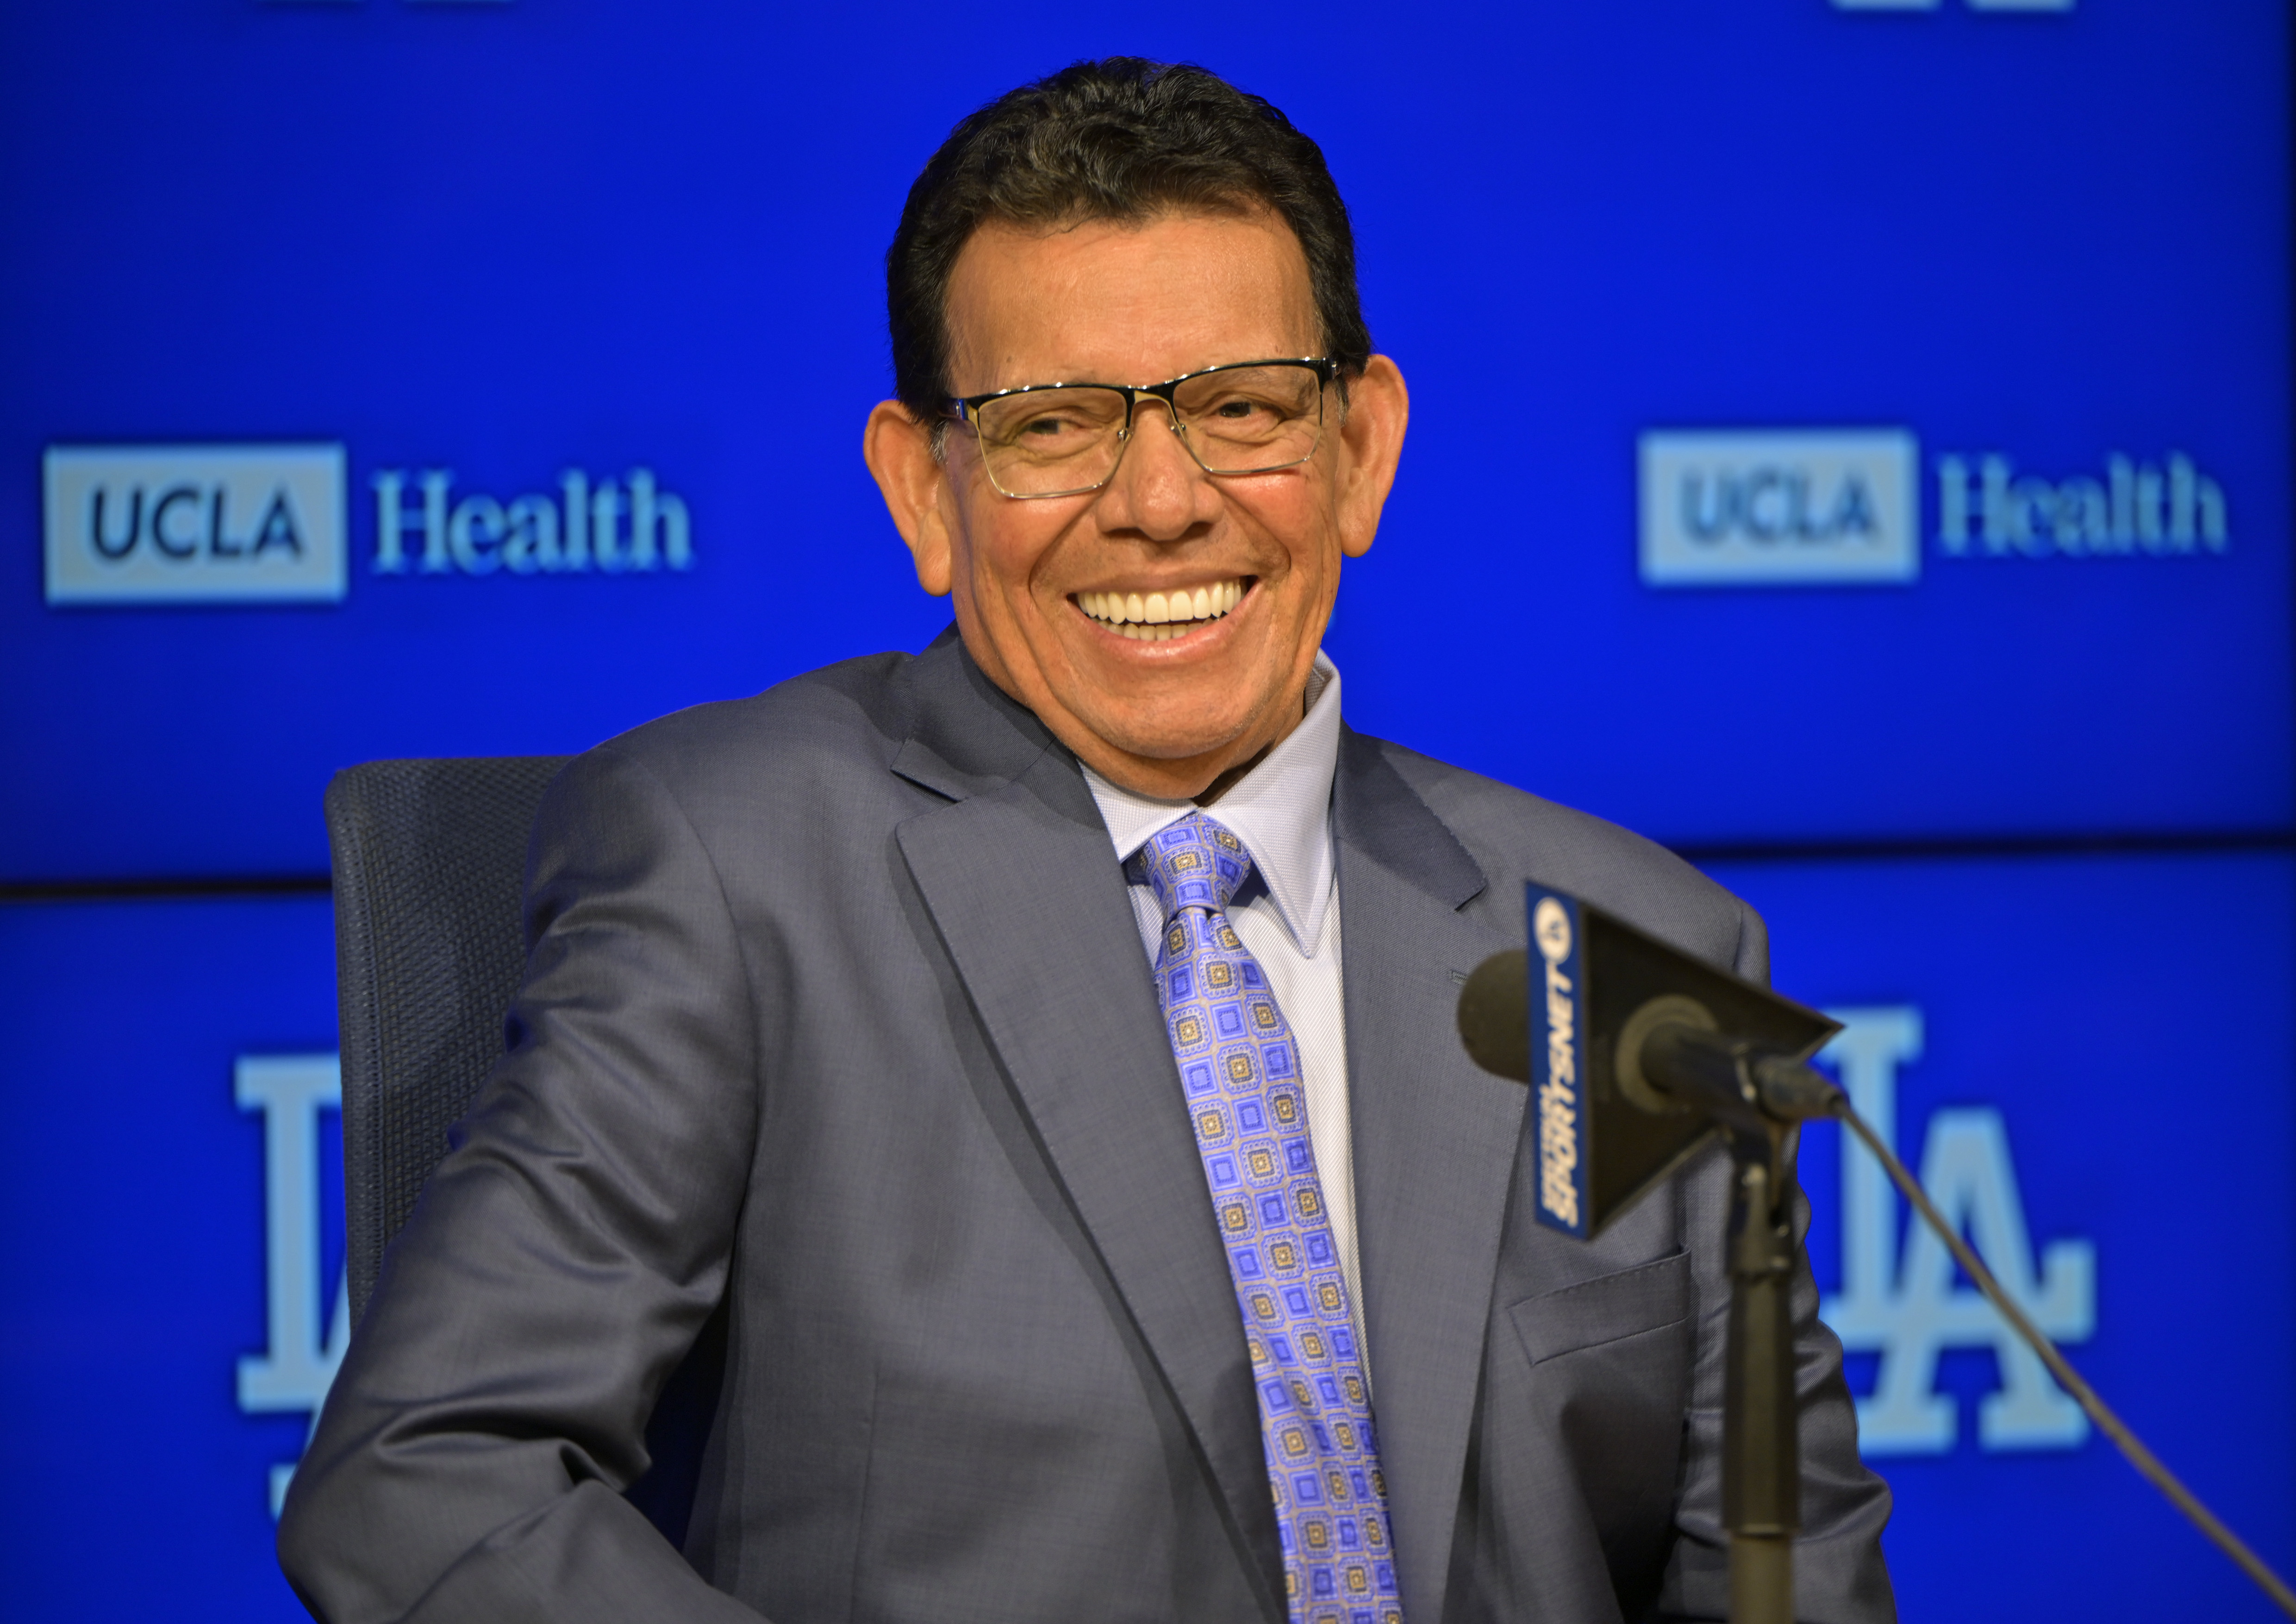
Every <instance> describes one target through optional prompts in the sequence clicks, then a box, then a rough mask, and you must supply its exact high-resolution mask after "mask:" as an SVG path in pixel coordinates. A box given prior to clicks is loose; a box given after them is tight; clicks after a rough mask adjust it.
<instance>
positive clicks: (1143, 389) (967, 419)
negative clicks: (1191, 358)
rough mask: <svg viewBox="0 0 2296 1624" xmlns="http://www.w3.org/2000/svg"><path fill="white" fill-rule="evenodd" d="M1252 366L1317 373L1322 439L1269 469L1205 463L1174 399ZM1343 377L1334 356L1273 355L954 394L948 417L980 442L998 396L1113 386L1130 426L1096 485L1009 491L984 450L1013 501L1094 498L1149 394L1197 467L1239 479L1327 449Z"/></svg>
mask: <svg viewBox="0 0 2296 1624" xmlns="http://www.w3.org/2000/svg"><path fill="white" fill-rule="evenodd" d="M1247 366H1304V367H1307V368H1308V370H1310V371H1311V372H1313V373H1315V374H1316V443H1315V444H1314V445H1312V446H1310V447H1308V455H1306V456H1298V457H1294V458H1292V460H1291V461H1290V462H1288V463H1268V464H1267V466H1266V467H1264V468H1226V469H1222V468H1209V467H1205V464H1204V459H1203V458H1202V457H1201V456H1198V455H1196V447H1195V445H1194V443H1193V441H1191V440H1190V439H1188V426H1187V424H1185V423H1184V422H1181V421H1180V406H1179V403H1178V401H1177V400H1176V399H1175V398H1173V397H1174V396H1175V395H1176V394H1177V391H1178V390H1179V387H1180V386H1181V385H1182V384H1184V383H1190V382H1193V381H1195V380H1196V379H1198V378H1206V377H1210V375H1211V374H1212V373H1225V372H1235V371H1239V370H1241V369H1242V368H1244V367H1247ZM1340 375H1341V367H1340V364H1339V362H1337V361H1335V360H1333V358H1332V357H1329V356H1267V357H1263V358H1261V359H1259V360H1257V361H1223V362H1221V363H1220V364H1219V365H1217V366H1200V367H1198V368H1197V369H1196V370H1195V371H1194V372H1192V373H1181V374H1180V375H1179V376H1178V377H1177V378H1167V379H1166V380H1164V381H1163V382H1161V383H1098V382H1087V381H1082V380H1077V381H1069V382H1062V383H1023V384H1021V385H1018V386H1017V387H1015V388H1013V389H1009V390H989V391H988V393H987V394H985V395H953V396H951V397H950V398H949V405H950V406H952V407H954V408H955V410H954V411H952V412H951V413H950V414H948V417H947V420H946V421H947V422H959V423H963V424H964V426H965V427H966V428H968V429H970V430H972V438H973V443H974V444H976V445H978V444H979V443H980V423H979V422H976V421H975V416H976V414H978V413H979V412H980V408H981V407H982V406H987V405H988V403H989V402H990V401H992V400H1003V399H1005V398H1009V397H1011V396H1014V395H1032V394H1038V393H1041V392H1044V391H1046V390H1112V391H1114V392H1115V393H1117V394H1119V395H1121V396H1123V397H1124V426H1123V427H1122V428H1121V429H1119V430H1118V431H1117V432H1116V460H1115V461H1114V462H1112V463H1110V464H1109V465H1108V472H1106V473H1104V474H1103V475H1101V477H1100V478H1099V480H1096V481H1095V483H1093V484H1090V485H1078V486H1077V487H1075V488H1073V489H1070V490H1031V491H1014V490H1006V489H1005V488H1004V487H1003V486H1002V485H999V484H997V483H996V475H995V474H994V473H991V472H989V468H988V453H987V452H986V451H983V452H982V453H981V456H980V472H982V473H984V474H988V483H989V486H990V488H992V489H994V490H995V491H996V494H997V495H998V496H1003V497H1005V499H1006V500H1008V501H1012V502H1043V501H1046V500H1047V499H1049V498H1051V497H1054V496H1088V495H1090V494H1091V493H1092V492H1094V491H1095V490H1100V489H1102V488H1104V487H1106V485H1107V484H1108V482H1109V481H1110V480H1113V479H1114V478H1115V477H1116V471H1117V470H1118V469H1119V468H1120V467H1122V466H1123V465H1124V451H1125V447H1128V446H1129V445H1130V444H1131V443H1132V416H1133V414H1134V413H1135V412H1136V411H1137V410H1138V409H1139V406H1140V399H1141V397H1143V396H1149V397H1152V398H1155V399H1158V400H1160V401H1162V402H1163V403H1164V411H1165V414H1166V415H1167V416H1168V417H1169V419H1170V421H1171V424H1172V432H1173V433H1174V434H1176V435H1177V436H1178V437H1179V440H1180V444H1181V446H1182V447H1183V448H1185V450H1186V452H1187V454H1188V460H1189V461H1191V462H1193V463H1195V465H1196V466H1197V467H1199V468H1202V469H1203V471H1204V472H1205V473H1207V474H1209V475H1210V476H1211V477H1212V478H1213V479H1215V480H1225V479H1234V478H1237V477H1239V476H1241V475H1244V474H1255V473H1276V472H1281V471H1282V470H1283V469H1286V468H1297V467H1299V466H1300V463H1305V462H1308V461H1309V460H1311V459H1312V458H1313V457H1314V456H1315V455H1316V452H1318V451H1320V450H1322V449H1323V447H1324V390H1327V389H1329V388H1331V386H1332V384H1333V381H1336V380H1337V379H1338V378H1339V377H1340Z"/></svg>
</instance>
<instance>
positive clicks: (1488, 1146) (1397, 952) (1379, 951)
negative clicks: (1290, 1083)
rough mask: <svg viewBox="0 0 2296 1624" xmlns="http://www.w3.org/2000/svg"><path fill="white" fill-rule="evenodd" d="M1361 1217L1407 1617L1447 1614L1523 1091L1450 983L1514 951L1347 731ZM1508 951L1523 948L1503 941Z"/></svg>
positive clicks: (1446, 845) (1351, 1039) (1344, 827)
mask: <svg viewBox="0 0 2296 1624" xmlns="http://www.w3.org/2000/svg"><path fill="white" fill-rule="evenodd" d="M1333 799H1334V805H1335V814H1336V816H1335V818H1334V823H1335V833H1336V834H1337V838H1338V844H1339V874H1340V899H1341V906H1342V907H1343V908H1344V910H1345V912H1344V923H1345V933H1344V936H1343V939H1342V940H1343V947H1342V952H1343V955H1344V959H1343V964H1344V976H1345V980H1346V1007H1347V1029H1348V1072H1349V1098H1350V1114H1351V1116H1352V1119H1353V1133H1352V1136H1353V1140H1354V1152H1355V1175H1356V1212H1357V1233H1358V1243H1359V1246H1360V1249H1361V1252H1362V1259H1363V1273H1364V1316H1365V1335H1366V1336H1367V1338H1368V1340H1369V1342H1370V1352H1371V1366H1372V1372H1371V1374H1372V1386H1373V1396H1374V1405H1375V1407H1376V1410H1377V1414H1378V1420H1379V1444H1380V1459H1381V1464H1382V1468H1383V1469H1384V1470H1385V1472H1386V1474H1387V1481H1388V1509H1389V1514H1390V1520H1391V1521H1392V1522H1393V1524H1394V1528H1395V1549H1396V1561H1397V1564H1398V1571H1399V1574H1400V1578H1401V1582H1402V1587H1403V1599H1404V1616H1405V1617H1406V1618H1407V1619H1416V1620H1436V1619H1439V1618H1440V1617H1441V1616H1442V1610H1443V1600H1444V1590H1445V1587H1446V1582H1447V1579H1448V1577H1449V1566H1450V1557H1451V1545H1452V1537H1453V1524H1454V1522H1455V1521H1456V1518H1457V1514H1458V1509H1459V1499H1460V1491H1461V1488H1462V1482H1463V1474H1464V1468H1465V1460H1466V1450H1467V1436H1468V1431H1469V1428H1470V1427H1471V1425H1472V1421H1473V1415H1474V1407H1475V1396H1476V1389H1477V1385H1478V1382H1479V1381H1480V1374H1481V1367H1482V1357H1483V1346H1484V1333H1485V1325H1486V1322H1487V1321H1488V1317H1489V1314H1490V1300H1491V1291H1492V1280H1493V1277H1494V1275H1495V1273H1496V1271H1497V1263H1498V1250H1499V1239H1500V1231H1501V1226H1502V1224H1503V1222H1504V1220H1505V1213H1506V1203H1507V1193H1508V1189H1509V1186H1510V1184H1511V1181H1512V1177H1513V1168H1514V1161H1515V1152H1516V1143H1517V1139H1518V1136H1520V1134H1521V1125H1522V1115H1523V1108H1524V1093H1525V1091H1524V1089H1523V1088H1522V1087H1521V1085H1520V1084H1517V1083H1513V1082H1508V1081H1506V1080H1505V1079H1500V1078H1496V1077H1493V1076H1491V1075H1489V1074H1488V1073H1487V1072H1485V1071H1482V1070H1480V1069H1478V1068H1477V1067H1476V1066H1475V1065H1474V1063H1473V1062H1472V1061H1470V1060H1468V1059H1467V1057H1466V1054H1465V1053H1464V1050H1463V1049H1462V1048H1461V1046H1460V1043H1459V1037H1458V1029H1457V1024H1456V1019H1457V1018H1456V1008H1457V1003H1458V993H1459V988H1458V983H1457V981H1456V980H1454V972H1470V971H1472V970H1473V969H1474V967H1475V966H1476V965H1477V964H1480V963H1481V962H1482V961H1483V959H1484V958H1485V957H1487V956H1489V955H1490V954H1492V953H1496V952H1497V951H1499V950H1500V949H1501V948H1503V947H1506V946H1508V945H1509V944H1508V943H1507V942H1506V941H1505V939H1502V938H1501V937H1500V936H1499V935H1498V933H1497V932H1496V931H1492V930H1490V929H1488V927H1486V926H1484V925H1483V924H1481V923H1479V922H1477V921H1474V920H1472V919H1470V918H1468V917H1466V916H1464V915H1462V914H1461V913H1460V912H1459V909H1460V908H1461V907H1462V906H1464V904H1465V903H1466V902H1468V901H1469V900H1471V899H1472V898H1473V897H1475V896H1476V895H1478V894H1479V893H1480V891H1481V890H1483V889H1484V887H1485V884H1486V881H1485V878H1484V875H1483V873H1482V870H1481V869H1480V866H1479V865H1477V864H1476V863H1475V861H1474V859H1473V858H1472V857H1470V856H1469V855H1468V854H1467V852H1466V850H1465V849H1464V848H1463V847H1461V846H1460V845H1459V843H1458V841H1457V840H1456V838H1454V837H1453V835H1452V834H1451V832H1450V831H1449V829H1448V828H1447V827H1446V826H1445V825H1444V824H1443V823H1442V821H1441V820H1440V819H1439V818H1438V817H1437V816H1435V815H1434V813H1433V812H1431V811H1430V810H1429V809H1428V808H1427V805H1426V803H1425V802H1423V800H1420V799H1419V797H1418V795H1417V794H1416V793H1415V792H1414V791H1412V789H1411V787H1410V786H1409V785H1408V784H1407V783H1405V782H1404V780H1403V778H1402V777H1401V776H1400V775H1398V773H1397V772H1396V771H1395V769H1394V768H1393V767H1391V766H1390V765H1389V764H1388V762H1387V761H1386V759H1385V758H1384V757H1383V756H1382V755H1381V754H1380V751H1379V747H1378V746H1377V745H1376V744H1375V743H1374V742H1371V741H1369V740H1366V739H1365V738H1363V737H1362V736H1361V735H1359V734H1354V733H1352V732H1350V733H1348V734H1345V735H1344V736H1343V737H1342V740H1341V747H1340V769H1339V775H1338V780H1337V783H1336V784H1335V787H1334V796H1333ZM1515 945H1517V946H1520V944H1519V943H1518V944H1515Z"/></svg>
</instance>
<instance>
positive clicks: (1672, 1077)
mask: <svg viewBox="0 0 2296 1624" xmlns="http://www.w3.org/2000/svg"><path fill="white" fill-rule="evenodd" d="M1653 1013H1657V1012H1655V1011H1654V1012H1653ZM1640 1024H1641V1023H1640V1022H1629V1026H1630V1028H1631V1027H1634V1026H1637V1025H1640ZM1636 1035H1637V1036H1641V1043H1640V1045H1639V1050H1640V1052H1639V1053H1638V1054H1636V1053H1628V1052H1626V1046H1625V1045H1624V1044H1622V1045H1621V1054H1620V1070H1621V1072H1622V1073H1624V1074H1627V1075H1628V1076H1630V1077H1633V1076H1635V1074H1636V1073H1639V1077H1638V1078H1636V1080H1643V1079H1647V1082H1646V1083H1645V1086H1646V1087H1648V1086H1651V1085H1655V1087H1652V1092H1653V1093H1658V1092H1662V1093H1663V1094H1665V1095H1668V1096H1669V1097H1670V1098H1671V1099H1672V1100H1673V1101H1675V1102H1677V1103H1678V1106H1679V1105H1688V1106H1690V1107H1691V1108H1692V1109H1694V1110H1699V1111H1703V1112H1704V1113H1705V1114H1706V1115H1707V1116H1708V1117H1709V1118H1710V1119H1711V1120H1713V1121H1714V1122H1715V1123H1716V1125H1717V1126H1718V1127H1719V1128H1721V1130H1722V1136H1723V1141H1724V1143H1725V1144H1726V1145H1727V1146H1728V1147H1729V1151H1730V1163H1731V1168H1730V1172H1731V1178H1730V1228H1729V1239H1728V1253H1729V1260H1730V1340H1729V1348H1728V1352H1727V1356H1726V1358H1727V1364H1726V1374H1725V1377H1724V1385H1723V1400H1722V1524H1723V1527H1724V1528H1726V1530H1728V1531H1729V1535H1730V1624H1793V1616H1794V1610H1793V1541H1794V1535H1795V1534H1796V1533H1798V1532H1799V1531H1800V1528H1801V1448H1800V1439H1799V1436H1798V1427H1797V1419H1798V1418H1797V1415H1796V1412H1795V1403H1794V1351H1793V1314H1792V1303H1791V1301H1790V1298H1791V1294H1792V1286H1793V1257H1794V1247H1793V1211H1792V1201H1793V1187H1794V1185H1793V1177H1794V1171H1793V1154H1794V1144H1795V1139H1796V1133H1795V1129H1796V1128H1797V1126H1798V1124H1799V1117H1800V1115H1801V1114H1816V1111H1808V1112H1796V1111H1795V1107H1797V1106H1799V1105H1801V1104H1803V1103H1804V1102H1803V1101H1802V1100H1801V1099H1800V1095H1801V1094H1803V1093H1806V1092H1810V1091H1809V1090H1808V1089H1807V1088H1806V1087H1788V1088H1787V1089H1785V1090H1784V1091H1782V1090H1781V1089H1780V1088H1779V1087H1778V1082H1779V1081H1784V1080H1786V1079H1776V1078H1775V1077H1774V1075H1773V1074H1774V1073H1775V1072H1776V1071H1777V1070H1780V1068H1777V1067H1775V1066H1774V1065H1772V1064H1769V1063H1766V1062H1767V1057H1764V1056H1760V1055H1758V1054H1756V1053H1754V1052H1753V1050H1752V1048H1751V1046H1750V1045H1748V1044H1746V1043H1744V1042H1743V1041H1734V1040H1732V1039H1729V1038H1724V1037H1722V1036H1721V1035H1720V1034H1719V1033H1717V1032H1714V1031H1711V1030H1706V1029H1701V1028H1700V1027H1698V1026H1693V1025H1691V1024H1689V1023H1688V1022H1685V1021H1672V1020H1662V1021H1661V1022H1660V1023H1659V1024H1657V1025H1655V1026H1654V1027H1652V1028H1650V1029H1648V1030H1647V1035H1646V1036H1645V1035H1641V1034H1636ZM1791 1063H1792V1062H1789V1064H1791ZM1792 1070H1795V1071H1800V1067H1799V1066H1793V1067H1792ZM1802 1075H1803V1076H1805V1077H1808V1076H1810V1075H1811V1074H1809V1073H1807V1072H1803V1073H1802ZM1812 1080H1814V1081H1816V1082H1817V1083H1818V1084H1819V1085H1820V1086H1824V1079H1814V1078H1813V1079H1812ZM1766 1083H1767V1084H1768V1085H1769V1087H1767V1088H1766V1087H1765V1084H1766ZM1782 1095H1783V1097H1782ZM1808 1104H1810V1105H1812V1106H1816V1107H1817V1108H1818V1110H1821V1111H1822V1110H1823V1108H1824V1107H1823V1103H1822V1102H1821V1101H1819V1100H1816V1099H1812V1100H1811V1101H1809V1102H1808ZM1777 1107H1783V1108H1784V1109H1783V1110H1779V1109H1775V1108H1777ZM1789 1113H1792V1114H1789Z"/></svg>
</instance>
